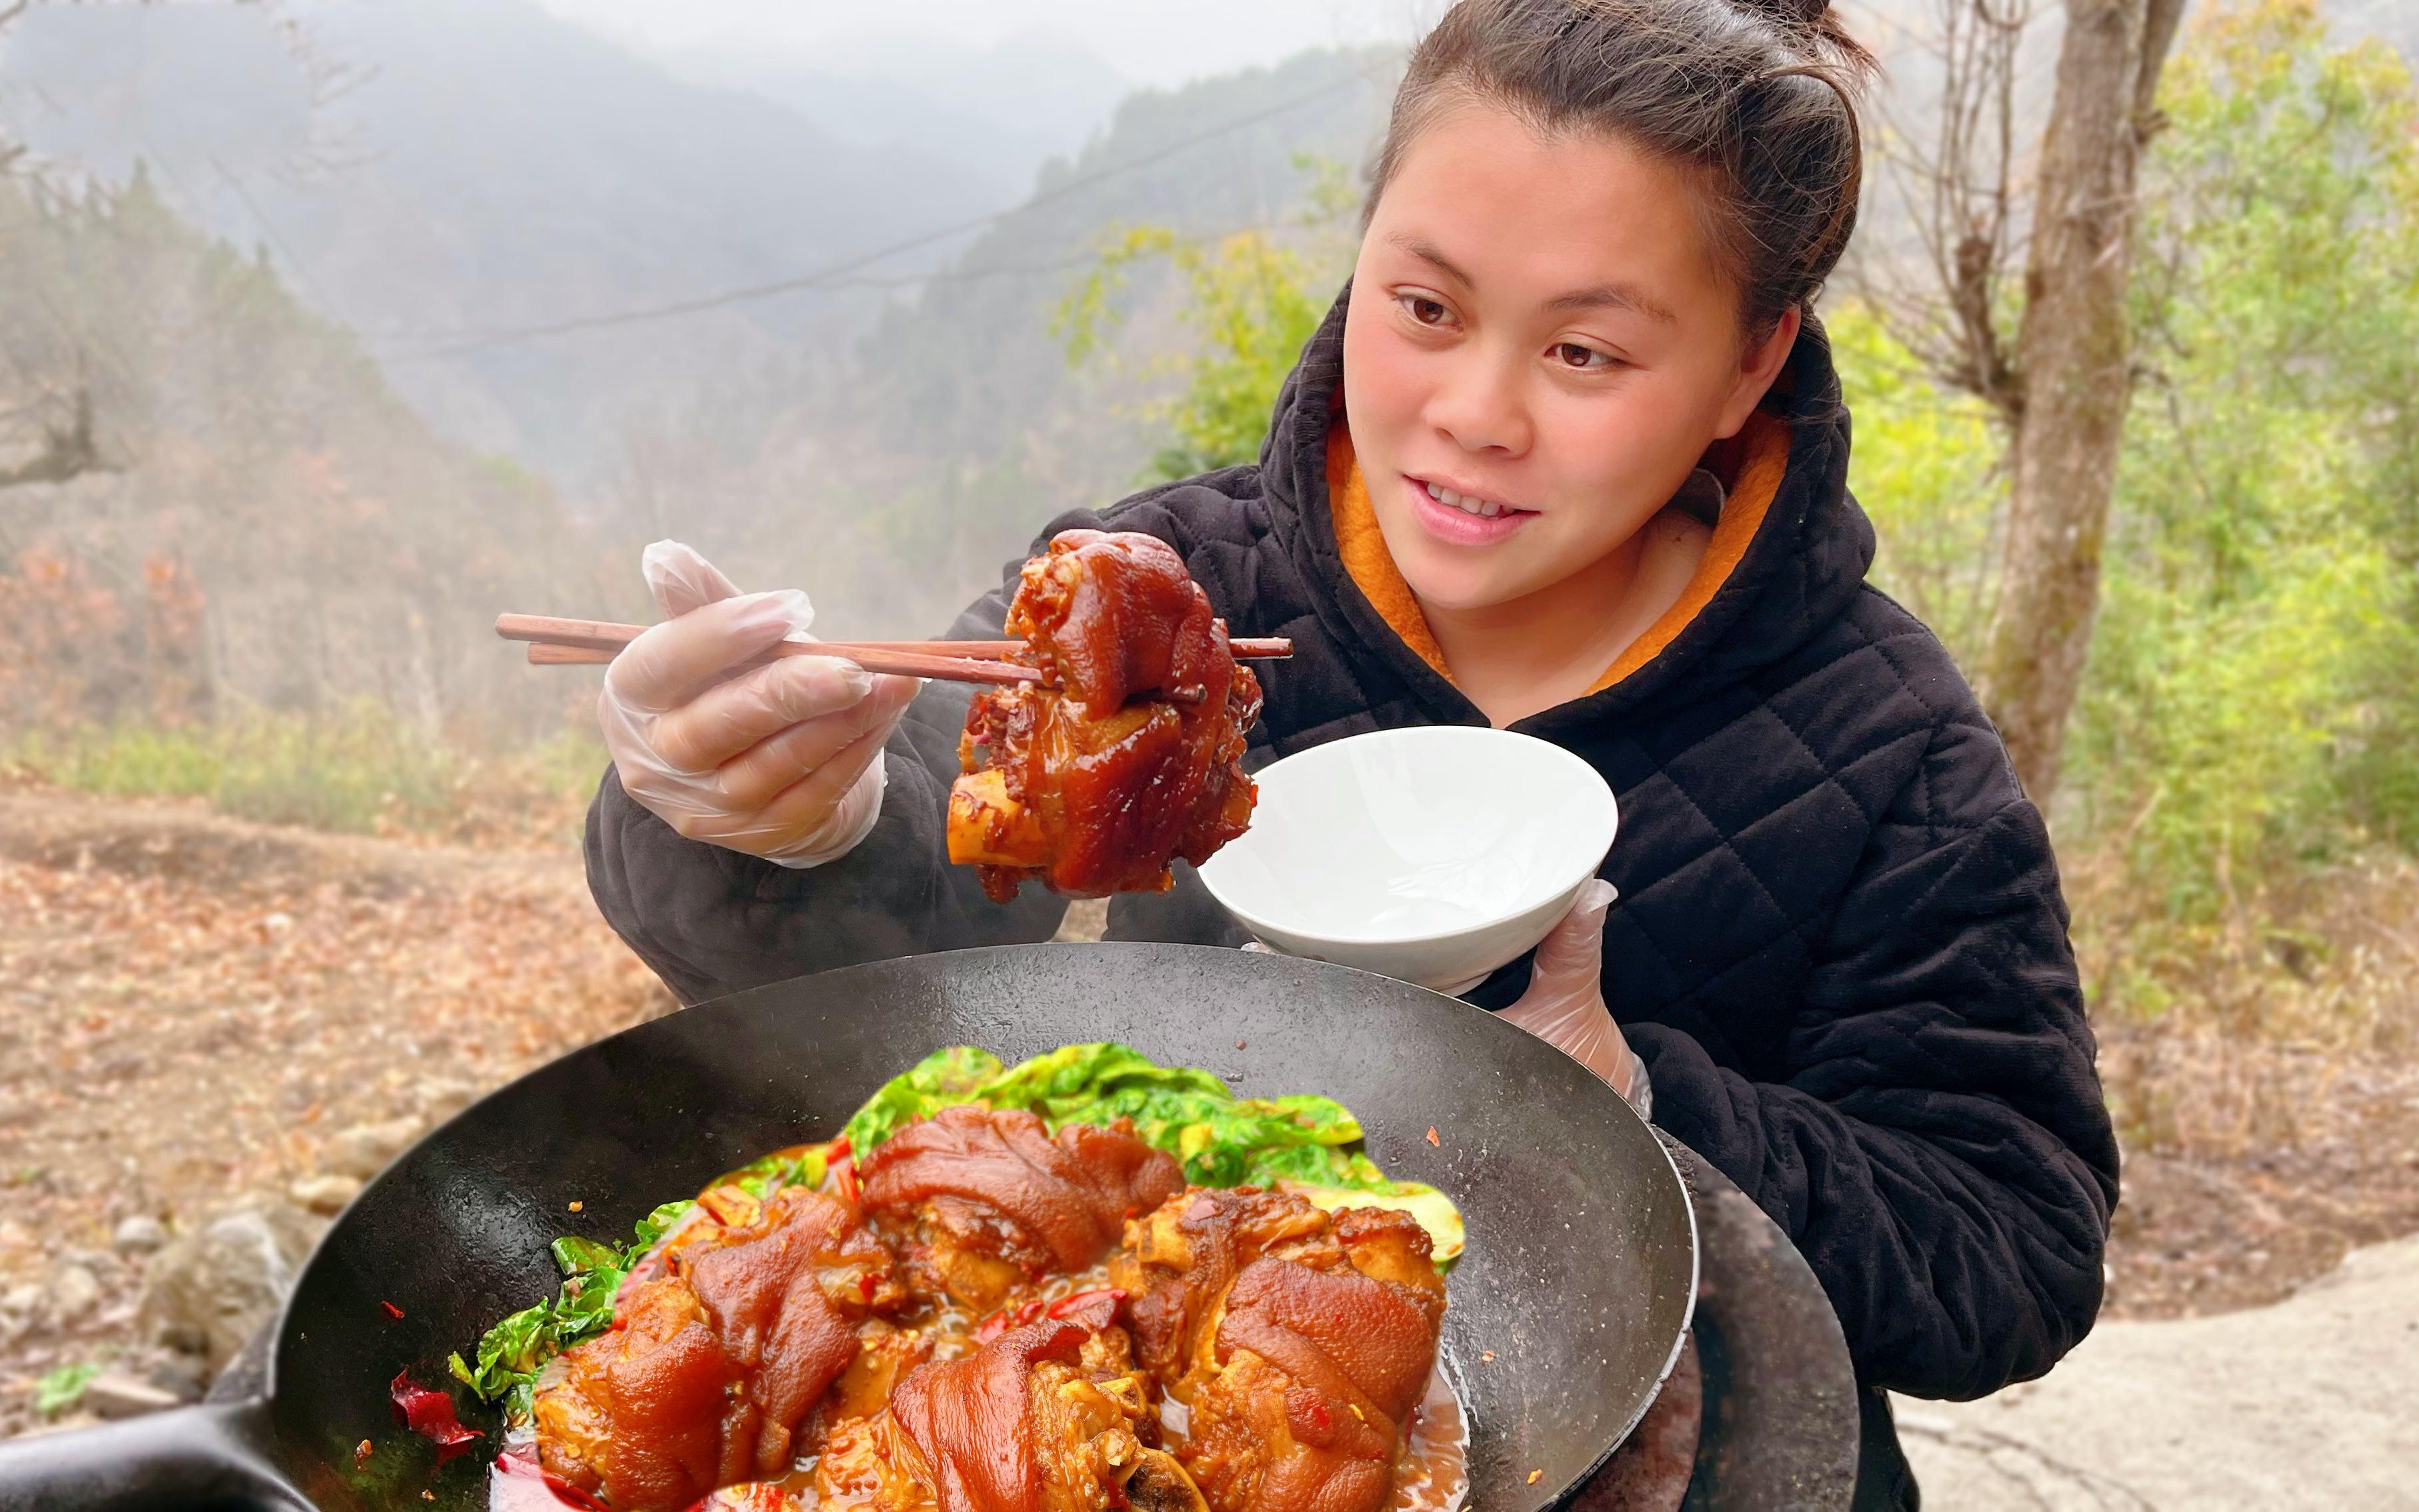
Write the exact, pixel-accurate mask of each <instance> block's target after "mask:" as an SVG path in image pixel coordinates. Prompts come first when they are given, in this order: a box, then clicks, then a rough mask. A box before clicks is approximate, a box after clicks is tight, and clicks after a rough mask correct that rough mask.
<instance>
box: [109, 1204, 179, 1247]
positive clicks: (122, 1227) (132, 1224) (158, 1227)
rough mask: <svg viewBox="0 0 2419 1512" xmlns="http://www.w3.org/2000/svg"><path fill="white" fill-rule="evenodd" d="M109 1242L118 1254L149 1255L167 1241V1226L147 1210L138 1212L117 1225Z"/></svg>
mask: <svg viewBox="0 0 2419 1512" xmlns="http://www.w3.org/2000/svg"><path fill="white" fill-rule="evenodd" d="M110 1242H111V1243H112V1244H114V1245H116V1247H117V1253H118V1254H120V1255H150V1254H154V1253H156V1252H157V1251H158V1250H159V1249H160V1248H161V1247H162V1245H164V1244H166V1243H167V1242H168V1227H167V1225H165V1224H163V1223H162V1222H161V1221H160V1220H159V1219H157V1218H154V1217H152V1216H151V1215H150V1214H149V1213H147V1212H138V1213H136V1214H135V1215H134V1216H133V1217H131V1218H129V1219H127V1220H126V1221H125V1222H123V1223H121V1224H119V1225H118V1226H117V1232H116V1233H115V1234H113V1235H111V1236H110Z"/></svg>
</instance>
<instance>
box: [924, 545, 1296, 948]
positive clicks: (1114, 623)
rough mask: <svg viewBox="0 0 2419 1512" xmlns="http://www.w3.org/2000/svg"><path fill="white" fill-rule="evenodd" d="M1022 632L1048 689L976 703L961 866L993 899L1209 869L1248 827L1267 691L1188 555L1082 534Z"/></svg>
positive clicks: (963, 750) (961, 811)
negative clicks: (1028, 882)
mask: <svg viewBox="0 0 2419 1512" xmlns="http://www.w3.org/2000/svg"><path fill="white" fill-rule="evenodd" d="M1008 631H1009V634H1010V635H1012V636H1020V637H1022V638H1024V640H1025V653H1024V658H1025V660H1027V661H1029V662H1030V663H1032V664H1033V665H1034V666H1036V667H1039V668H1040V670H1041V671H1042V672H1043V673H1044V674H1045V679H1044V682H1043V683H1041V684H1040V685H1025V686H1021V687H1003V688H986V689H984V690H983V691H981V692H979V693H978V694H976V696H975V699H974V702H973V703H972V704H971V705H970V706H969V708H968V709H967V712H966V728H965V733H964V735H963V736H962V737H961V739H960V741H959V744H958V762H959V765H960V766H961V767H962V768H963V776H961V777H960V778H959V779H957V782H956V784H955V786H953V787H952V788H951V790H950V793H949V823H948V841H949V859H950V860H951V861H953V862H956V863H958V864H960V865H970V866H974V867H976V868H977V869H978V872H979V874H980V875H981V878H982V884H983V890H984V891H985V892H987V893H988V894H990V895H991V896H992V897H993V898H994V899H996V900H998V901H1000V902H1002V903H1005V902H1007V901H1008V900H1009V899H1011V898H1013V897H1015V896H1016V891H1017V888H1018V887H1019V886H1020V885H1021V884H1022V883H1023V882H1024V881H1025V878H1027V877H1035V878H1039V879H1040V881H1041V882H1042V883H1043V884H1045V885H1046V886H1048V887H1050V888H1051V889H1052V890H1054V891H1056V892H1060V893H1063V894H1065V895H1067V896H1069V897H1071V898H1105V897H1107V896H1108V895H1109V894H1111V893H1114V892H1163V891H1165V890H1166V889H1167V888H1168V887H1170V886H1172V885H1173V876H1172V873H1171V872H1169V870H1168V867H1169V863H1170V862H1171V860H1172V859H1173V858H1174V857H1176V856H1182V857H1183V858H1184V859H1186V860H1188V861H1190V862H1193V863H1194V865H1196V866H1197V865H1199V864H1200V863H1201V862H1203V861H1206V860H1208V859H1209V858H1210V856H1212V855H1214V854H1215V853H1216V852H1217V850H1218V848H1219V847H1220V846H1222V845H1224V844H1225V843H1226V842H1227V841H1230V840H1233V839H1234V838H1235V837H1236V836H1238V835H1240V834H1241V833H1242V832H1243V830H1244V829H1245V827H1246V826H1248V825H1250V823H1251V817H1252V804H1253V801H1254V799H1255V797H1256V789H1255V788H1254V787H1253V784H1252V779H1250V778H1248V777H1246V776H1244V775H1243V769H1242V765H1241V760H1242V755H1243V733H1244V732H1245V731H1247V730H1249V729H1250V728H1251V726H1252V723H1253V721H1254V720H1256V719H1257V718H1258V717H1260V685H1259V680H1258V678H1256V676H1254V675H1253V673H1252V670H1251V669H1250V668H1248V667H1241V666H1238V665H1237V664H1236V662H1235V657H1234V654H1233V650H1232V648H1231V647H1230V646H1229V645H1228V643H1227V639H1226V625H1225V621H1223V620H1220V619H1219V618H1217V617H1216V616H1215V615H1214V614H1212V613H1211V612H1210V599H1209V595H1207V594H1204V593H1203V592H1202V591H1201V588H1200V585H1199V584H1197V583H1195V582H1194V580H1193V579H1192V576H1191V575H1190V574H1189V573H1187V572H1186V571H1185V568H1184V559H1183V558H1182V557H1180V556H1179V555H1178V554H1177V552H1176V550H1175V548H1172V547H1170V546H1169V545H1167V543H1165V542H1164V541H1162V540H1160V539H1159V538H1158V537H1157V536H1152V535H1143V534H1139V533H1134V532H1103V531H1069V532H1065V533H1063V534H1061V535H1059V536H1058V537H1056V538H1055V539H1054V540H1053V541H1052V542H1051V543H1050V548H1049V550H1048V551H1047V552H1045V553H1044V554H1043V555H1041V556H1038V557H1035V558H1034V559H1033V560H1032V561H1030V562H1028V563H1025V573H1024V577H1023V579H1022V580H1021V582H1020V583H1019V585H1018V587H1017V591H1016V598H1015V601H1014V602H1013V603H1012V604H1011V605H1010V606H1009V613H1008Z"/></svg>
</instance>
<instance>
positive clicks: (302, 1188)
mask: <svg viewBox="0 0 2419 1512" xmlns="http://www.w3.org/2000/svg"><path fill="white" fill-rule="evenodd" d="M363 1184H364V1183H363V1182H362V1180H361V1179H360V1178H359V1177H354V1176H306V1177H304V1178H303V1179H302V1180H300V1181H297V1182H295V1183H294V1184H293V1185H292V1186H290V1187H288V1188H286V1189H285V1195H286V1196H290V1197H292V1198H293V1199H294V1200H295V1201H297V1202H299V1203H300V1204H301V1205H302V1206H304V1207H306V1208H308V1209H310V1210H311V1211H313V1212H317V1213H325V1214H327V1215H328V1216H330V1217H333V1216H335V1215H336V1214H337V1213H339V1212H342V1211H345V1204H346V1203H347V1202H350V1201H352V1200H353V1198H355V1197H357V1196H361V1195H362V1185H363Z"/></svg>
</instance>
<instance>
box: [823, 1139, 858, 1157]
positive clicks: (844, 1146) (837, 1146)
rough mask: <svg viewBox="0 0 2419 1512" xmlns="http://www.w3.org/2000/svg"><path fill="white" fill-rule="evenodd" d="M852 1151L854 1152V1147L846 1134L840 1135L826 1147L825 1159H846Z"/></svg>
mask: <svg viewBox="0 0 2419 1512" xmlns="http://www.w3.org/2000/svg"><path fill="white" fill-rule="evenodd" d="M852 1153H854V1147H852V1146H851V1145H850V1144H849V1142H848V1135H846V1134H842V1135H840V1137H839V1138H838V1139H835V1140H833V1141H832V1142H831V1143H830V1144H828V1145H826V1146H824V1159H825V1160H846V1159H848V1157H849V1156H850V1155H851V1154H852Z"/></svg>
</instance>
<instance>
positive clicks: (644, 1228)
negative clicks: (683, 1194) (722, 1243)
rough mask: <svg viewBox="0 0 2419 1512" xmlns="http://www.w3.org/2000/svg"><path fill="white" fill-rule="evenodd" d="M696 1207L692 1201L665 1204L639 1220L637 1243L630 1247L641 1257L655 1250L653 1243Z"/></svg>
mask: <svg viewBox="0 0 2419 1512" xmlns="http://www.w3.org/2000/svg"><path fill="white" fill-rule="evenodd" d="M696 1206H697V1204H696V1203H695V1202H693V1201H681V1202H667V1203H665V1204H664V1205H663V1206H662V1207H660V1208H657V1209H656V1210H655V1211H653V1212H651V1213H649V1214H647V1215H646V1216H645V1217H643V1218H641V1219H639V1226H638V1234H639V1238H638V1242H636V1243H635V1244H634V1245H632V1246H631V1247H632V1248H633V1249H635V1250H636V1251H637V1252H638V1253H639V1254H641V1255H643V1254H645V1253H646V1252H647V1251H649V1250H651V1249H653V1248H655V1241H656V1240H659V1239H661V1238H663V1237H664V1235H666V1234H667V1233H670V1231H671V1227H672V1225H674V1224H676V1223H678V1222H680V1221H681V1220H682V1219H683V1218H686V1217H687V1216H688V1210H689V1209H691V1208H694V1207H696Z"/></svg>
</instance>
